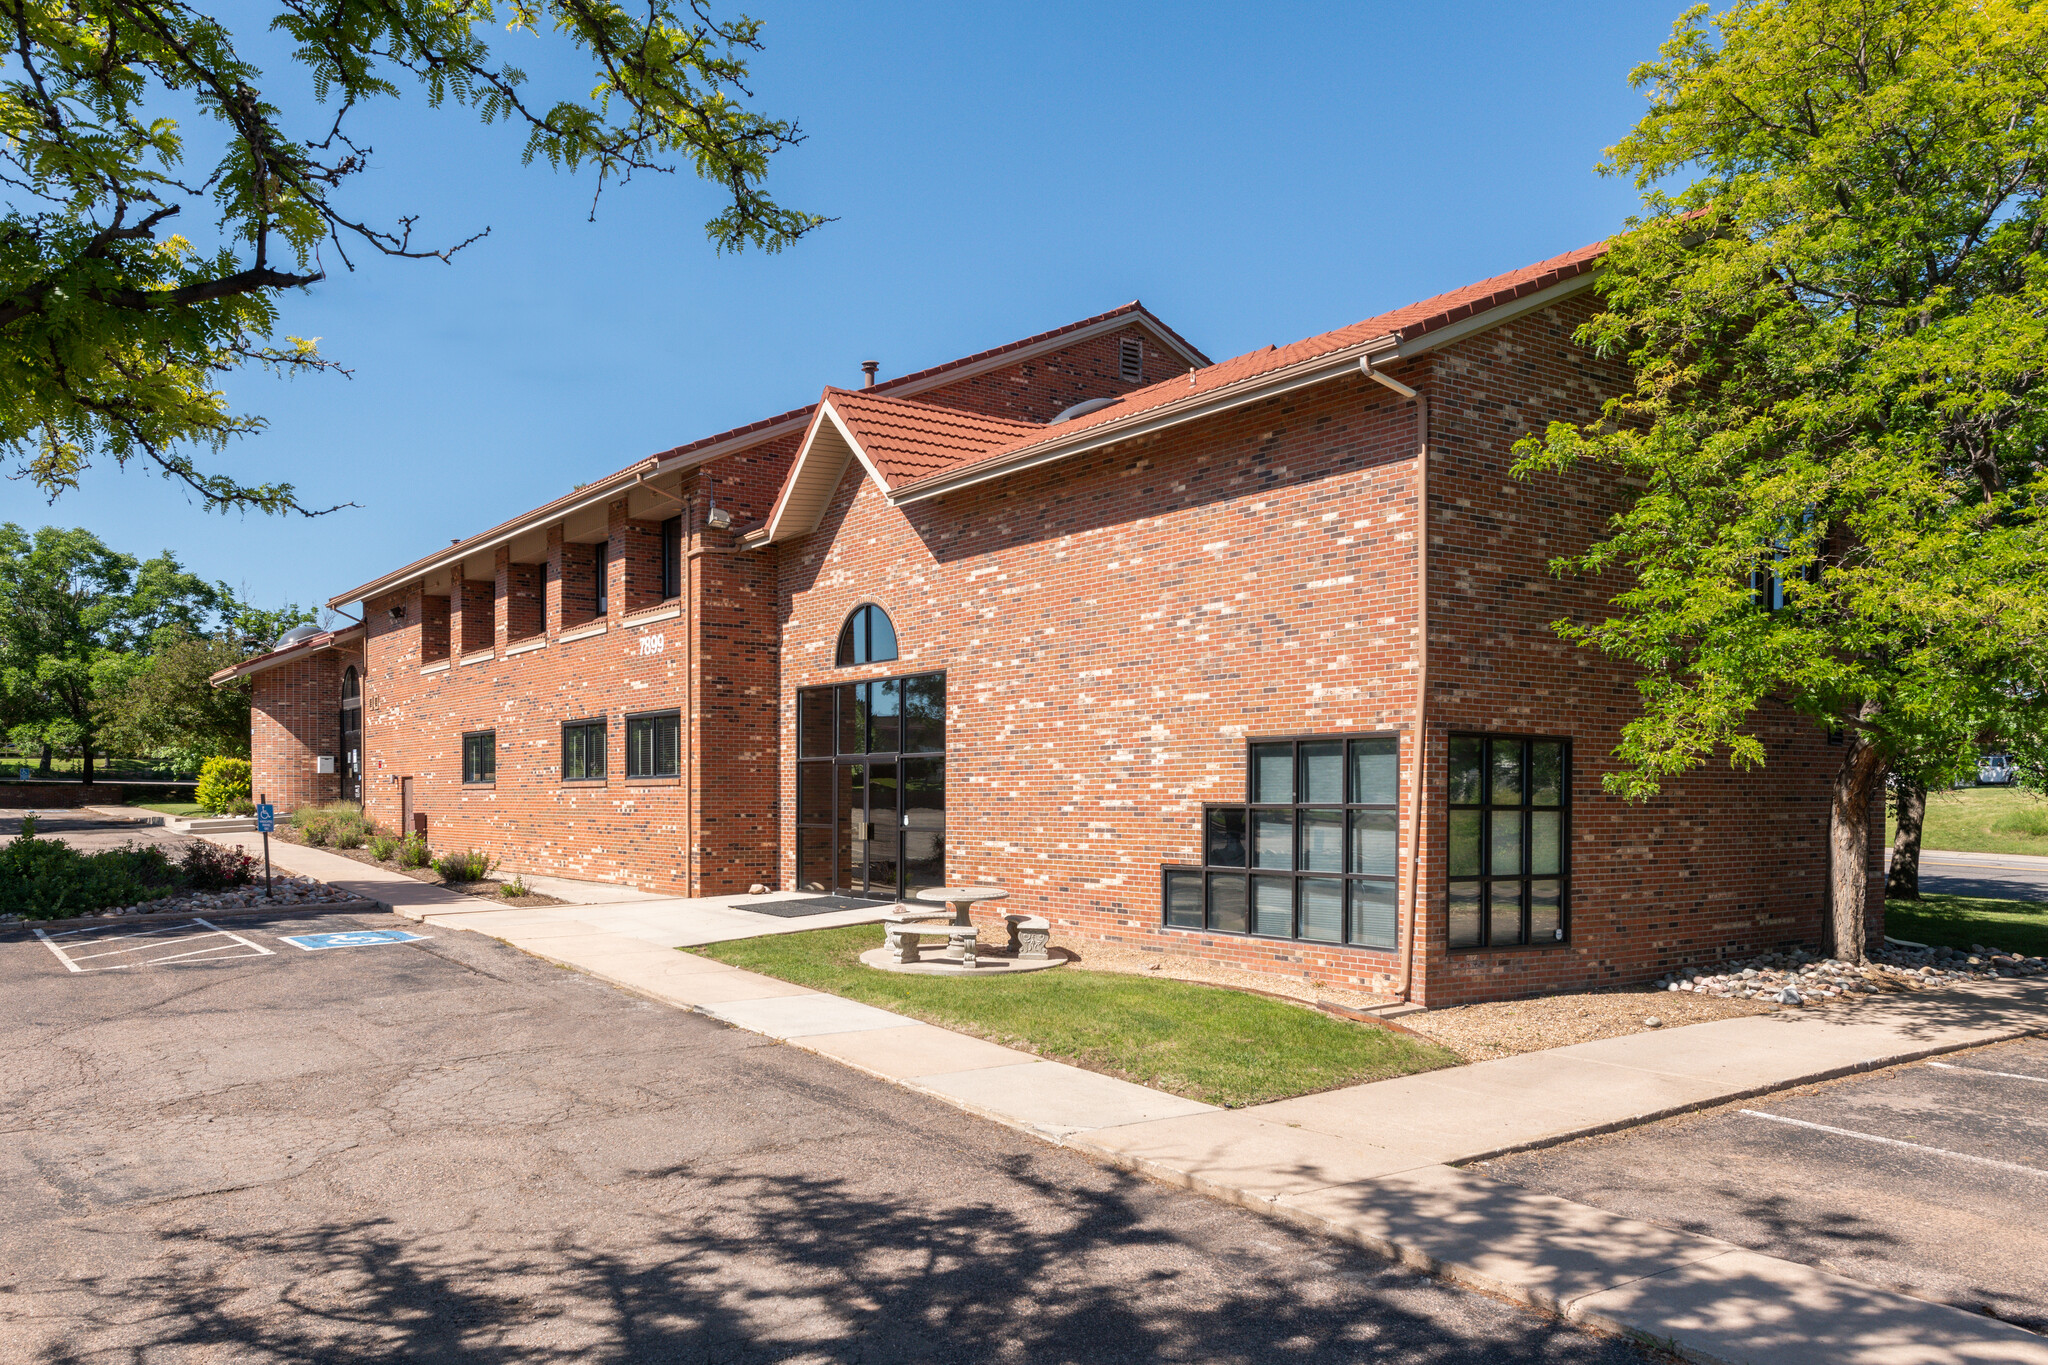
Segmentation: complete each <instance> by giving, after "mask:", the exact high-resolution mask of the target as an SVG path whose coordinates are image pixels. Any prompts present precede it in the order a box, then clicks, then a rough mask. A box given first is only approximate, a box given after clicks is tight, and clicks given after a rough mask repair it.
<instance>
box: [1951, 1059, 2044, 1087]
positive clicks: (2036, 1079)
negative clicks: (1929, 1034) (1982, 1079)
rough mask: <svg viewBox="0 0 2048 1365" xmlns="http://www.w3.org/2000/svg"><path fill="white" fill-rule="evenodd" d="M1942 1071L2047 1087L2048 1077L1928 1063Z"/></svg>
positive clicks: (1977, 1067)
mask: <svg viewBox="0 0 2048 1365" xmlns="http://www.w3.org/2000/svg"><path fill="white" fill-rule="evenodd" d="M1927 1065H1929V1066H1938V1067H1940V1068H1941V1069H1942V1070H1943V1071H1968V1072H1970V1073H1972V1074H1973V1075H1978V1076H2003V1077H2005V1078H2006V1079H2007V1080H2009V1081H2032V1082H2033V1083H2034V1084H2036V1085H2048V1076H2022V1075H2021V1074H2020V1073H2019V1072H2017V1071H1987V1070H1985V1069H1984V1068H1983V1067H1981V1066H1956V1065H1954V1064H1953V1063H1951V1062H1929V1063H1928V1064H1927Z"/></svg>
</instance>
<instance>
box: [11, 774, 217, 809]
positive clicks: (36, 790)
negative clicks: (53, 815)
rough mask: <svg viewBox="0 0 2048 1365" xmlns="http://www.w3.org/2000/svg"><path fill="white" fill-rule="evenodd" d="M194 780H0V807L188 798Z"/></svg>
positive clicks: (120, 803)
mask: <svg viewBox="0 0 2048 1365" xmlns="http://www.w3.org/2000/svg"><path fill="white" fill-rule="evenodd" d="M198 785H199V784H198V783H196V782H94V783H92V784H91V785H90V786H88V785H86V784H85V783H83V782H21V781H5V780H0V809H12V810H44V809H51V810H54V809H59V808H62V809H66V810H69V809H73V808H75V807H78V806H127V805H133V804H135V803H136V802H138V801H158V802H162V801H190V800H191V799H192V792H193V789H194V788H196V787H197V786H198Z"/></svg>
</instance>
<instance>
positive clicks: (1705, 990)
mask: <svg viewBox="0 0 2048 1365" xmlns="http://www.w3.org/2000/svg"><path fill="white" fill-rule="evenodd" d="M2043 975H2048V958H2039V957H2028V956H2026V955H2025V954H2023V953H2008V952H2003V951H2000V950H1999V949H1996V948H1987V947H1985V946H1984V945H1983V944H1981V943H1979V944H1975V945H1973V946H1972V947H1971V948H1970V949H1969V950H1968V951H1967V952H1965V951H1963V950H1962V949H1958V948H1923V947H1920V946H1918V945H1907V944H1902V943H1899V942H1897V941H1896V940H1888V941H1887V942H1886V943H1885V945H1884V946H1883V947H1882V948H1879V949H1878V950H1877V951H1875V952H1873V953H1871V955H1870V961H1869V962H1867V963H1865V964H1864V965H1862V966H1860V967H1859V966H1855V965H1853V964H1851V963H1847V962H1843V961H1841V960H1840V959H1838V958H1831V957H1829V958H1817V957H1814V956H1812V955H1811V954H1808V953H1805V952H1793V953H1768V954H1766V955H1764V956H1763V957H1758V958H1751V959H1750V960H1749V961H1747V962H1736V963H1729V964H1725V965H1724V966H1723V967H1722V969H1721V970H1720V971H1718V972H1704V971H1701V970H1700V969H1699V968H1697V967H1687V968H1685V969H1684V970H1683V971H1678V972H1673V973H1671V974H1670V975H1668V976H1664V977H1660V978H1659V979H1658V981H1657V986H1658V988H1659V989H1661V990H1663V991H1665V992H1666V993H1667V994H1668V993H1674V992H1677V993H1684V992H1690V993H1692V994H1694V995H1705V996H1709V997H1721V998H1724V999H1746V1000H1769V1001H1771V1002H1773V1003H1775V1004H1780V1005H1803V1004H1820V1003H1827V1002H1830V1001H1836V1000H1842V1001H1849V1002H1853V1001H1854V1000H1856V999H1858V998H1860V997H1863V996H1867V995H1897V994H1899V993H1901V992H1904V991H1928V990H1940V989H1941V988H1943V987H1945V986H1954V985H1958V984H1960V983H1962V982H1965V981H1994V980H2001V979H2006V978H2013V979H2017V978H2020V977H2037V976H2043Z"/></svg>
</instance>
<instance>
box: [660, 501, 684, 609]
mask: <svg viewBox="0 0 2048 1365" xmlns="http://www.w3.org/2000/svg"><path fill="white" fill-rule="evenodd" d="M682 595H683V519H682V518H681V517H670V518H669V519H668V520H667V521H664V522H663V523H662V524H661V596H662V600H663V601H666V600H668V599H669V598H671V597H681V596H682Z"/></svg>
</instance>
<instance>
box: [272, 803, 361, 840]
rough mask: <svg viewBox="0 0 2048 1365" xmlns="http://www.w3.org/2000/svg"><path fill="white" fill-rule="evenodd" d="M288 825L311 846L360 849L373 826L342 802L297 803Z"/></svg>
mask: <svg viewBox="0 0 2048 1365" xmlns="http://www.w3.org/2000/svg"><path fill="white" fill-rule="evenodd" d="M292 828H293V829H295V830H297V831H298V832H299V837H300V838H301V839H304V840H305V841H306V842H307V843H309V844H311V845H313V846H314V847H315V848H319V847H322V846H325V847H328V848H361V847H362V846H363V841H364V840H366V839H368V838H369V837H370V835H371V834H372V833H373V832H374V831H375V830H376V826H375V825H374V824H373V823H371V821H370V820H369V819H368V818H367V817H365V816H364V814H363V813H362V811H361V810H359V809H357V808H356V807H355V806H353V805H351V804H349V803H348V802H346V801H337V802H336V803H334V804H333V805H331V806H301V807H299V808H298V809H297V810H295V811H293V812H292Z"/></svg>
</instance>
